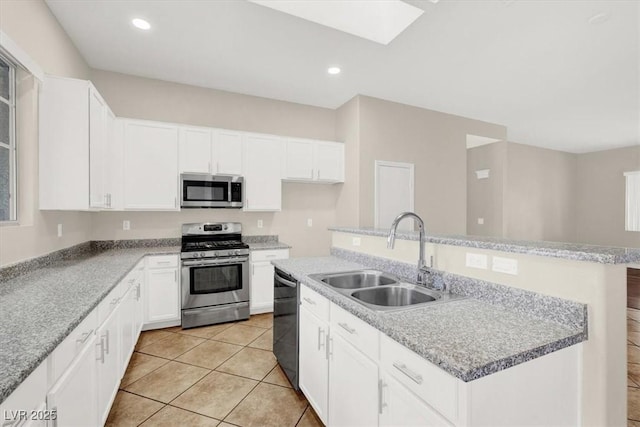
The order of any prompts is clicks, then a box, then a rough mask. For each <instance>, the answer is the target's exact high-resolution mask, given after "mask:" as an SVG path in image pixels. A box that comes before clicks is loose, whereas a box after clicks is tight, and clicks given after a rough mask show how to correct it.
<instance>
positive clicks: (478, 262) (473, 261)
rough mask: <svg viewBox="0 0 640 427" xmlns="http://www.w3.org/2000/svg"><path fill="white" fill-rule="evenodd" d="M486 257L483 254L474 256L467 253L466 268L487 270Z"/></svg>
mask: <svg viewBox="0 0 640 427" xmlns="http://www.w3.org/2000/svg"><path fill="white" fill-rule="evenodd" d="M487 264H488V263H487V256H486V255H483V254H474V253H470V252H467V260H466V266H467V267H472V268H481V269H483V270H486V269H487Z"/></svg>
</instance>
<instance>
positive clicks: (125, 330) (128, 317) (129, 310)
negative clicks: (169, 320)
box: [119, 281, 137, 378]
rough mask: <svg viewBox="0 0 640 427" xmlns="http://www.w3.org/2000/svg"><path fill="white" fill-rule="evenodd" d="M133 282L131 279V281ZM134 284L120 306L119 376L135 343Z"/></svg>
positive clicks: (127, 362)
mask: <svg viewBox="0 0 640 427" xmlns="http://www.w3.org/2000/svg"><path fill="white" fill-rule="evenodd" d="M132 282H133V281H132ZM136 297H137V291H136V286H135V285H133V286H131V287H130V288H129V290H128V291H127V293H126V294H125V295H124V297H123V299H122V303H121V307H120V377H119V378H122V375H123V374H124V370H125V368H126V367H127V364H129V358H130V357H131V353H133V347H134V345H135V342H136V340H135V338H136V337H135V335H134V334H135V330H134V328H135V325H134V323H135V316H136V314H135V309H136V304H137V301H136Z"/></svg>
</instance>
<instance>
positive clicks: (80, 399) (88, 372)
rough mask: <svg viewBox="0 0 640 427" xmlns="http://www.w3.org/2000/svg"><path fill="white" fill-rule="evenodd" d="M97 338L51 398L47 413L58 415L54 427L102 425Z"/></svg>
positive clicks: (58, 383)
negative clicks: (99, 413)
mask: <svg viewBox="0 0 640 427" xmlns="http://www.w3.org/2000/svg"><path fill="white" fill-rule="evenodd" d="M95 344H96V336H95V335H94V334H93V333H92V334H91V336H90V338H89V339H88V340H87V341H86V342H85V344H84V348H83V349H82V351H81V352H80V354H79V355H78V356H77V357H76V358H75V360H74V361H73V362H72V363H71V365H70V366H69V368H68V369H67V370H66V371H65V372H64V374H62V376H61V377H60V378H59V379H58V380H57V381H56V383H55V384H54V386H53V387H52V388H51V389H50V390H49V393H48V394H47V409H48V410H50V411H55V412H56V418H57V419H56V421H55V423H54V425H59V426H65V427H67V426H68V427H76V426H77V427H87V426H94V425H98V424H101V423H99V421H98V406H97V405H98V384H97V378H96V376H97V370H96V345H95Z"/></svg>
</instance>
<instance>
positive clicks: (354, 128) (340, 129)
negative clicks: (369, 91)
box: [335, 96, 360, 227]
mask: <svg viewBox="0 0 640 427" xmlns="http://www.w3.org/2000/svg"><path fill="white" fill-rule="evenodd" d="M336 137H337V138H338V140H340V141H343V142H344V144H345V147H344V148H345V149H344V164H345V171H344V173H345V177H344V178H345V183H344V184H342V185H341V186H340V187H341V188H340V194H339V195H338V203H337V205H336V224H335V225H337V226H345V227H349V226H357V225H358V221H359V217H358V213H359V212H360V200H359V197H358V194H359V189H360V186H359V182H360V97H359V96H356V97H355V98H353V99H351V100H350V101H349V102H347V103H345V104H344V105H343V106H341V107H340V108H338V109H337V110H336Z"/></svg>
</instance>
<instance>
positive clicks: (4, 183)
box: [0, 55, 16, 221]
mask: <svg viewBox="0 0 640 427" xmlns="http://www.w3.org/2000/svg"><path fill="white" fill-rule="evenodd" d="M15 76H16V68H15V66H14V65H13V64H12V63H11V62H9V61H8V60H7V59H6V58H5V57H3V56H2V55H0V221H15V219H16V197H15V194H16V132H15V120H16V101H15V94H16V86H15V81H16V79H15Z"/></svg>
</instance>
